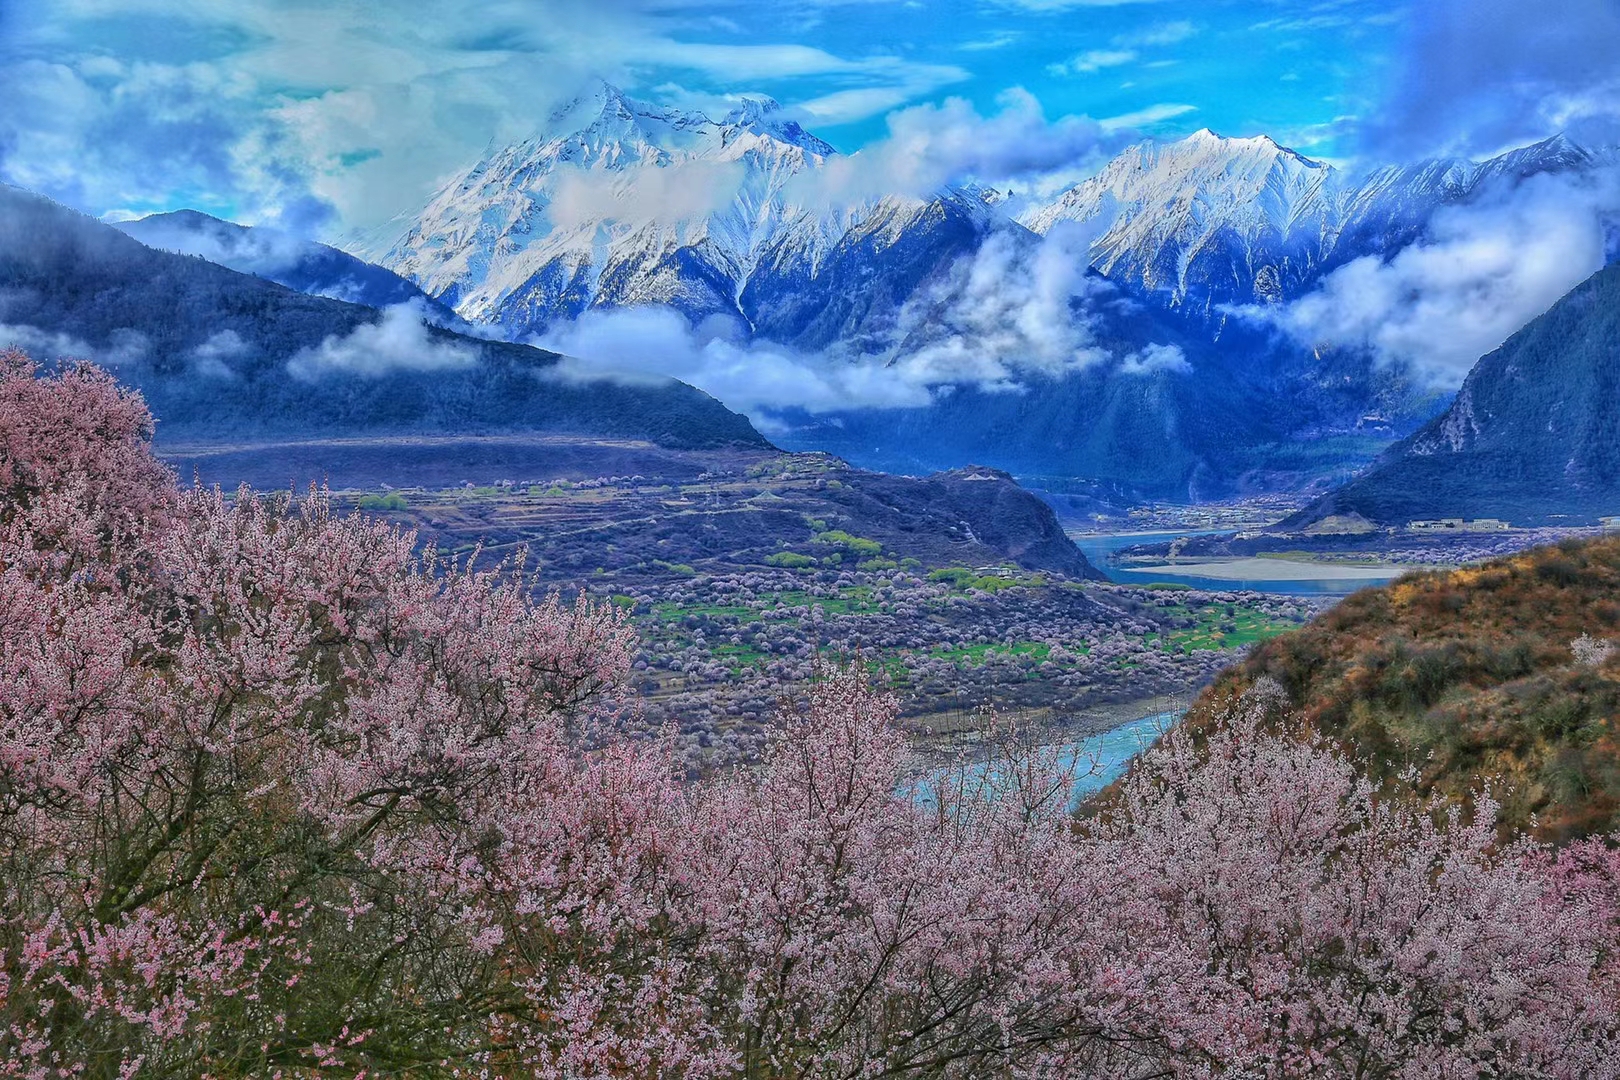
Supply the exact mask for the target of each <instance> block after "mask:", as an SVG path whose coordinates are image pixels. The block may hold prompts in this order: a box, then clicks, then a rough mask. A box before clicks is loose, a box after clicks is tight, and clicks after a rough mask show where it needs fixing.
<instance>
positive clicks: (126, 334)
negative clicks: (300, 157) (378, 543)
mask: <svg viewBox="0 0 1620 1080" xmlns="http://www.w3.org/2000/svg"><path fill="white" fill-rule="evenodd" d="M384 319H385V316H384V315H382V314H381V313H379V311H378V310H376V309H375V308H369V307H362V306H359V305H356V304H346V303H342V302H339V301H336V300H328V299H324V298H321V297H316V296H307V295H304V294H302V293H299V292H295V291H293V290H291V289H287V288H283V287H282V286H280V285H276V284H273V283H271V282H269V281H265V280H263V279H261V278H257V277H253V276H250V275H247V274H240V273H237V272H235V271H233V270H228V269H226V268H224V267H222V266H218V265H215V264H214V263H211V262H206V261H204V260H202V259H199V258H194V257H189V256H183V255H175V254H172V253H169V252H164V251H154V250H152V249H150V248H148V247H146V246H144V245H142V244H140V243H138V242H137V241H135V240H133V239H131V238H130V237H128V236H125V235H124V234H123V233H122V232H119V231H118V230H117V229H114V228H112V227H111V226H108V225H103V224H101V223H100V222H97V221H94V220H92V219H91V218H88V217H85V216H84V215H82V214H77V213H75V212H73V211H71V210H68V209H66V208H65V207H62V206H59V205H57V204H55V203H53V202H51V201H49V200H47V199H44V198H41V197H40V196H37V195H33V194H30V193H28V192H25V191H21V190H19V189H17V188H11V187H4V186H0V346H5V345H10V344H16V345H20V346H22V347H24V348H25V349H27V350H28V351H30V352H32V353H34V354H36V355H38V356H40V357H41V358H46V357H48V356H50V355H53V354H54V355H69V356H72V355H82V354H84V353H89V354H91V358H93V359H97V360H99V361H100V362H102V363H103V364H105V365H106V366H108V367H109V368H111V369H112V370H113V371H114V372H115V373H116V374H117V375H118V377H119V378H120V379H121V380H122V381H124V382H127V383H129V384H131V385H133V386H136V387H138V388H139V389H140V390H141V391H142V393H144V394H145V396H146V398H147V401H148V402H149V403H150V404H151V406H152V410H153V412H154V413H155V414H156V415H158V416H159V417H161V418H162V426H161V428H160V430H159V440H160V442H169V443H172V442H174V441H176V440H185V441H190V442H198V441H209V440H229V441H240V440H242V439H244V438H249V437H252V438H264V439H272V440H274V439H289V438H307V437H311V436H319V435H334V434H335V435H346V436H353V435H378V434H439V433H456V434H461V435H472V434H507V433H519V432H522V433H533V432H567V433H571V434H582V435H594V436H603V437H611V438H627V439H641V440H647V441H650V442H654V443H658V444H660V445H664V446H672V447H685V448H705V447H728V446H739V447H746V446H751V447H759V448H766V447H767V446H768V444H767V443H766V442H765V440H764V439H763V438H762V437H761V436H760V435H759V433H758V432H756V431H755V430H754V429H753V426H752V425H751V424H749V422H748V421H747V420H746V419H745V418H744V417H742V416H740V415H738V414H736V413H733V412H731V411H730V410H728V409H726V408H725V407H724V406H723V405H721V404H720V403H719V402H717V401H715V400H714V399H713V398H711V397H709V396H708V395H707V394H704V393H703V392H702V391H700V390H696V389H694V388H693V387H690V386H687V385H686V384H684V383H681V382H677V381H675V380H673V379H657V378H645V377H643V378H638V379H636V380H634V381H626V382H615V381H609V380H593V381H589V382H584V381H578V380H573V379H569V378H566V377H563V376H561V375H559V373H558V371H557V364H558V360H559V357H558V356H557V355H556V354H554V353H549V352H543V351H541V350H539V349H532V348H529V347H527V346H522V345H512V344H507V343H504V342H492V341H482V340H479V339H475V338H468V337H463V336H460V335H457V334H453V333H450V332H448V331H444V330H440V329H437V328H433V327H422V326H420V325H419V324H416V323H414V322H413V321H410V320H408V319H403V318H400V319H396V321H395V322H393V323H387V324H385V323H384ZM357 331H359V333H358V335H357ZM351 335H356V336H354V337H353V338H352V341H351ZM345 343H347V349H346V351H344V348H343V347H344V346H345ZM332 345H336V346H338V347H339V348H338V351H340V352H343V355H344V356H346V357H348V358H349V363H350V364H351V366H350V367H348V368H345V367H343V366H342V365H336V366H334V365H331V364H326V365H324V366H323V365H322V364H319V363H315V364H305V365H304V366H303V367H302V368H301V367H300V366H299V363H298V361H299V358H300V357H301V356H303V357H306V358H307V357H309V356H318V355H321V354H322V350H323V349H328V348H329V347H330V346H332Z"/></svg>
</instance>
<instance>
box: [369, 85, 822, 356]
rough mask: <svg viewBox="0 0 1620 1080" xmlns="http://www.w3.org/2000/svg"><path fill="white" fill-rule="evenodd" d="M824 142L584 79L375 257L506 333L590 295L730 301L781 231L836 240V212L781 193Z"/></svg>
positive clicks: (573, 308)
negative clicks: (818, 211) (528, 133)
mask: <svg viewBox="0 0 1620 1080" xmlns="http://www.w3.org/2000/svg"><path fill="white" fill-rule="evenodd" d="M833 152H834V151H833V149H832V147H831V146H828V145H827V144H826V143H824V142H822V141H821V140H820V139H818V138H816V137H815V136H813V135H810V134H809V133H808V132H806V131H805V130H804V129H803V128H801V127H800V126H799V125H798V124H797V123H794V122H792V121H789V120H785V119H784V118H783V117H782V116H781V112H780V110H779V108H778V107H777V105H776V103H775V102H771V101H748V102H745V103H744V104H743V106H742V107H740V108H738V109H737V110H735V111H733V112H732V113H730V114H729V115H727V116H726V117H724V118H723V119H721V120H718V121H716V120H711V119H710V118H708V117H707V116H704V115H703V114H701V113H694V112H682V111H679V110H675V109H667V108H662V107H658V106H652V105H646V104H642V103H639V102H635V101H632V100H630V99H629V98H626V97H625V96H624V95H623V94H622V93H620V92H619V91H618V90H617V89H615V88H614V87H612V86H609V85H607V84H605V83H604V84H598V85H597V86H596V87H594V89H593V90H592V91H591V92H589V93H587V94H584V95H581V96H580V97H579V98H577V99H575V100H574V101H573V102H571V103H569V104H568V105H566V106H564V107H563V108H561V109H559V110H558V111H557V112H556V113H554V114H553V115H552V117H551V118H550V120H549V121H548V123H547V125H546V127H545V129H544V132H543V133H542V134H539V135H536V136H535V137H533V138H531V139H528V140H526V141H524V142H521V143H518V144H516V145H514V146H510V147H507V148H505V149H502V150H499V151H497V152H496V153H494V154H492V155H491V156H490V157H488V158H486V159H485V160H483V161H480V162H478V163H477V164H476V165H474V166H473V167H472V168H470V169H468V170H467V171H466V172H464V173H463V174H461V175H460V176H458V177H456V178H455V179H453V180H452V181H451V182H450V183H449V184H447V185H446V186H445V187H444V188H443V189H442V190H440V191H439V193H438V194H437V195H435V196H434V197H433V199H432V200H431V201H430V202H429V204H428V205H427V207H426V208H425V209H424V210H423V212H422V213H421V214H420V215H418V216H417V217H416V218H415V219H414V221H412V222H411V223H410V225H409V227H408V228H407V230H406V231H405V232H404V234H403V235H402V236H400V237H398V238H397V240H395V241H394V242H393V243H392V244H391V246H390V247H389V249H388V250H387V251H386V252H384V253H383V254H382V255H381V259H380V261H381V262H383V263H384V264H385V265H387V266H388V267H390V268H391V269H393V270H395V271H396V272H398V273H400V274H403V275H405V276H407V277H410V278H411V279H413V280H415V281H416V282H418V283H419V284H420V285H421V286H422V287H423V288H424V289H425V290H426V291H427V292H429V293H430V294H432V295H435V296H438V297H440V298H442V299H443V300H445V301H446V302H447V303H450V304H451V305H453V306H454V307H455V308H456V309H457V310H458V311H459V312H460V313H461V314H462V315H464V316H465V317H467V318H469V319H471V320H474V321H479V322H489V323H498V324H501V325H503V326H505V327H506V328H507V329H509V330H512V331H519V332H521V331H529V330H541V329H543V328H544V327H545V325H546V324H547V323H548V322H549V321H551V320H552V319H556V318H567V317H571V316H575V315H577V314H579V313H580V312H581V311H583V310H584V309H586V308H588V307H594V306H624V305H629V304H637V303H659V304H668V305H671V306H673V307H675V308H677V309H679V310H681V311H682V312H683V313H685V314H687V315H688V316H690V317H694V318H701V317H702V316H704V315H707V314H712V313H715V312H726V313H736V312H737V310H738V309H737V295H738V293H739V292H740V290H741V287H742V283H743V282H744V281H745V280H746V279H747V277H748V275H749V273H750V272H751V271H752V269H753V268H754V266H755V265H756V263H757V262H758V259H759V257H760V254H761V252H762V251H764V249H765V248H766V247H767V245H769V244H771V243H772V242H773V241H777V240H778V239H779V237H780V236H781V235H782V234H783V233H784V232H791V233H792V234H793V236H794V243H795V244H797V245H798V247H799V248H800V249H802V250H803V251H804V252H806V253H808V255H809V256H810V257H811V258H814V256H815V254H816V253H818V252H819V251H821V250H823V249H824V248H825V247H826V246H828V245H829V244H831V243H832V242H833V241H834V240H835V239H836V238H837V235H838V234H839V232H840V229H839V228H838V226H839V225H840V222H839V221H838V220H837V216H836V215H830V216H826V217H818V216H816V215H812V214H810V213H808V212H807V211H805V210H804V209H802V208H801V207H799V206H797V205H795V204H794V203H793V202H792V201H791V200H790V199H789V197H788V195H787V194H786V192H785V189H786V188H787V186H788V184H789V183H790V181H791V180H792V179H793V178H794V177H795V176H797V175H798V174H800V173H802V172H804V171H805V170H806V169H808V168H814V167H815V166H817V165H819V164H820V162H821V161H822V160H823V159H824V158H825V157H826V156H827V155H829V154H832V153H833Z"/></svg>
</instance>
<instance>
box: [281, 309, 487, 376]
mask: <svg viewBox="0 0 1620 1080" xmlns="http://www.w3.org/2000/svg"><path fill="white" fill-rule="evenodd" d="M422 319H423V311H422V308H421V305H420V304H419V303H407V304H396V305H395V306H393V307H390V308H386V309H384V311H383V313H382V318H380V319H379V320H377V321H376V322H375V323H362V324H360V325H359V326H357V327H355V328H354V330H353V331H351V332H350V333H349V334H347V335H344V336H341V337H340V336H339V335H337V334H333V335H331V336H330V337H328V338H327V339H326V340H325V341H323V342H321V343H320V345H318V346H315V347H313V348H308V349H303V350H300V351H299V352H298V353H296V354H295V355H294V356H293V357H292V359H290V360H288V361H287V371H288V373H289V374H291V375H292V376H293V377H294V378H295V379H302V380H304V381H305V382H313V381H315V380H317V379H320V378H322V377H323V376H326V375H359V376H363V377H366V378H378V377H380V376H383V375H387V374H390V373H391V372H395V371H454V370H458V369H464V368H469V367H472V366H473V365H474V364H476V363H477V362H478V354H477V352H476V351H475V350H474V349H473V348H472V347H471V346H469V345H465V344H462V343H461V342H458V341H447V340H445V339H443V338H439V337H436V336H434V335H433V334H432V333H431V332H430V331H429V330H428V328H427V326H426V325H424V323H423V321H422Z"/></svg>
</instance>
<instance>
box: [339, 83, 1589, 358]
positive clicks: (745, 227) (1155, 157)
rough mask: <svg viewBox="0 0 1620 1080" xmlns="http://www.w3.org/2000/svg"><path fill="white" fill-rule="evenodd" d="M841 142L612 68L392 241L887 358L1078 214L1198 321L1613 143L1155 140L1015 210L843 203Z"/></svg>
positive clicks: (465, 288)
mask: <svg viewBox="0 0 1620 1080" xmlns="http://www.w3.org/2000/svg"><path fill="white" fill-rule="evenodd" d="M835 155H836V151H835V150H834V149H833V147H831V146H830V145H828V144H827V143H825V142H823V141H822V140H821V139H819V138H817V137H816V136H815V135H813V134H811V133H809V132H807V131H805V130H804V128H802V127H801V126H800V125H799V124H798V123H796V122H794V121H792V120H790V119H788V118H787V117H786V116H785V115H784V113H783V110H782V109H781V108H780V107H779V106H778V105H777V104H776V103H775V102H773V101H770V100H768V99H751V100H748V101H745V102H743V104H742V105H741V106H740V107H738V108H736V109H734V110H733V111H732V112H730V113H728V114H727V115H726V116H724V117H722V118H720V119H718V120H716V119H712V118H710V117H709V116H706V115H704V114H702V113H698V112H689V111H682V110H678V109H672V108H667V107H663V106H658V105H650V104H645V103H642V102H637V101H634V100H632V99H630V98H628V97H626V96H625V95H624V94H623V93H622V92H620V91H619V90H618V89H616V88H614V87H612V86H609V85H607V84H606V83H598V84H596V85H594V86H593V87H592V88H591V89H590V90H589V91H588V92H587V93H584V94H581V95H580V96H579V97H577V98H575V99H574V100H573V101H571V102H569V103H568V104H566V105H565V106H563V107H562V108H560V109H558V110H557V111H556V112H555V113H554V114H553V115H552V116H551V117H549V118H548V120H547V121H546V123H545V124H544V125H543V126H542V128H541V129H540V131H539V132H538V133H537V134H536V135H534V136H533V137H531V138H529V139H526V140H524V141H522V142H520V143H517V144H515V145H512V146H509V147H506V148H504V149H500V150H497V151H495V152H493V153H491V154H490V155H489V156H487V157H486V158H484V159H483V160H482V161H479V162H477V163H476V164H474V165H473V166H471V167H470V168H468V169H467V170H466V171H464V172H463V173H461V174H460V175H458V176H456V177H455V178H454V179H452V180H451V181H450V182H449V183H448V184H447V185H445V186H444V187H443V188H442V189H441V190H440V191H439V192H438V193H437V194H435V195H434V196H433V198H432V199H431V200H430V201H429V202H428V204H427V206H426V207H425V208H423V209H422V210H421V211H420V212H419V213H417V214H414V215H411V216H408V217H406V218H404V219H402V220H401V221H400V222H399V227H398V228H397V229H396V230H395V231H394V232H393V233H392V234H391V235H390V236H389V237H388V238H387V239H386V240H384V241H383V242H382V243H380V244H379V245H377V246H375V247H374V248H372V249H371V251H370V254H371V255H372V256H373V257H374V259H373V261H376V262H379V263H381V264H382V265H383V266H386V267H387V268H389V269H390V270H393V271H394V272H396V273H398V274H400V275H402V276H404V277H407V278H409V279H410V280H412V281H414V282H416V283H417V284H418V285H420V286H421V287H422V289H423V290H425V291H426V292H427V293H428V294H429V295H431V296H433V297H435V298H437V299H439V300H441V301H443V302H444V303H446V304H448V305H450V306H451V307H453V308H454V309H455V310H456V311H457V312H458V313H459V314H460V315H462V316H463V317H464V318H466V319H468V320H470V321H472V322H478V323H487V324H493V325H497V326H499V327H501V328H503V329H504V330H505V331H506V332H507V333H510V334H516V335H524V334H529V333H535V332H544V331H545V330H546V328H547V327H548V326H550V325H552V324H554V323H556V322H557V321H559V320H566V319H570V318H574V317H577V316H578V315H579V314H580V313H581V312H583V311H586V310H588V309H591V308H612V307H625V306H632V305H637V304H664V305H668V306H671V307H674V308H676V309H677V310H679V311H681V312H682V313H683V314H685V315H686V316H687V317H688V318H689V319H691V320H692V321H693V322H694V323H696V322H699V321H701V320H702V319H704V318H706V317H708V316H711V315H724V316H729V317H731V318H733V319H735V320H737V321H738V322H739V323H740V324H742V325H743V326H744V327H745V328H746V331H747V332H749V333H752V334H754V335H756V336H760V337H765V338H769V339H772V340H775V341H779V342H785V343H790V344H795V345H799V346H801V347H806V348H817V349H819V348H825V347H827V346H829V345H834V344H837V345H840V346H844V347H846V349H847V351H853V352H881V351H882V349H881V348H880V347H879V346H878V342H879V340H880V339H882V338H883V336H884V335H885V333H886V332H887V331H888V330H889V329H890V328H891V327H892V326H893V324H894V321H895V319H896V316H897V313H898V311H899V309H900V307H901V306H902V305H904V304H905V303H906V301H907V300H908V299H910V298H911V296H912V295H913V294H914V293H915V292H916V291H917V290H918V289H919V288H921V287H923V286H924V285H926V284H927V283H929V282H930V281H932V280H936V279H937V278H938V277H939V276H940V275H941V274H942V273H943V272H944V271H945V270H946V269H947V268H948V267H949V265H950V264H951V263H952V262H953V261H954V260H955V259H957V258H958V257H960V256H962V255H965V254H969V253H972V252H974V251H976V250H977V248H978V247H979V246H980V245H981V244H982V243H983V241H984V239H985V238H986V237H987V236H988V235H990V234H991V233H993V232H996V231H998V230H1006V231H1011V232H1013V233H1017V234H1020V235H1023V236H1025V237H1028V236H1029V233H1028V232H1026V230H1031V231H1033V233H1035V234H1048V233H1050V232H1051V231H1052V230H1053V229H1054V228H1056V227H1057V226H1058V225H1059V224H1060V223H1063V222H1075V223H1079V224H1080V225H1081V226H1082V227H1083V228H1085V229H1086V230H1088V232H1089V234H1090V235H1091V236H1092V238H1093V239H1092V241H1091V248H1090V256H1091V259H1090V261H1091V266H1092V267H1093V268H1094V269H1096V270H1098V271H1100V272H1102V273H1103V274H1105V275H1107V276H1108V277H1109V278H1111V279H1113V280H1114V281H1115V282H1117V283H1119V284H1121V285H1123V286H1124V287H1125V288H1127V289H1129V290H1130V291H1132V292H1134V293H1136V294H1138V295H1139V296H1141V297H1143V298H1144V299H1149V300H1152V301H1154V302H1157V303H1159V304H1162V305H1164V306H1167V307H1169V308H1172V309H1178V310H1182V311H1185V312H1193V313H1209V312H1212V311H1214V310H1215V309H1216V308H1218V307H1219V306H1220V305H1227V304H1249V303H1255V302H1259V303H1277V302H1281V301H1285V300H1288V299H1291V298H1293V297H1296V296H1298V295H1300V294H1301V293H1303V292H1305V291H1307V290H1308V289H1309V288H1310V287H1311V286H1312V285H1313V284H1314V283H1315V282H1316V281H1317V280H1318V279H1319V278H1320V277H1321V275H1322V274H1323V273H1325V272H1327V271H1328V270H1331V269H1332V268H1334V267H1335V266H1338V265H1340V264H1342V263H1344V262H1346V261H1348V260H1350V259H1352V258H1355V257H1357V256H1360V255H1365V254H1370V253H1379V254H1387V253H1390V252H1393V251H1394V250H1397V249H1399V248H1400V247H1402V246H1404V245H1406V244H1407V243H1410V242H1411V241H1412V240H1413V239H1415V238H1416V237H1417V236H1418V235H1419V234H1420V233H1421V231H1422V229H1423V227H1424V225H1425V223H1426V222H1427V221H1428V219H1429V217H1430V216H1431V215H1432V214H1433V213H1434V211H1435V210H1436V209H1437V208H1438V207H1440V206H1443V205H1445V204H1447V203H1453V202H1457V201H1460V200H1463V199H1466V198H1468V197H1470V195H1472V194H1473V193H1474V192H1476V191H1477V190H1478V189H1479V188H1480V187H1481V185H1484V184H1486V183H1489V182H1492V181H1494V180H1499V179H1503V178H1508V179H1511V178H1515V177H1523V176H1528V175H1531V174H1534V173H1537V172H1544V171H1549V170H1565V169H1578V168H1583V167H1585V166H1588V165H1590V164H1591V163H1592V161H1593V158H1592V156H1591V155H1590V154H1589V153H1588V152H1587V151H1585V150H1583V149H1581V148H1580V147H1577V146H1575V145H1574V144H1572V143H1570V142H1568V141H1567V140H1565V139H1563V138H1562V137H1555V138H1553V139H1549V140H1547V141H1545V142H1542V143H1538V144H1536V145H1534V146H1529V147H1525V148H1523V149H1520V150H1515V151H1513V152H1511V153H1508V154H1504V155H1502V156H1501V157H1498V158H1494V159H1492V160H1490V161H1486V162H1483V163H1474V162H1470V161H1465V160H1460V159H1458V160H1435V161H1425V162H1419V163H1416V164H1412V165H1402V166H1391V167H1388V168H1383V169H1379V170H1377V171H1375V172H1373V173H1371V174H1370V175H1366V176H1351V175H1348V174H1346V173H1344V172H1343V171H1341V170H1339V169H1336V168H1334V167H1333V166H1331V165H1329V164H1326V163H1324V162H1319V161H1313V160H1311V159H1310V158H1307V157H1305V156H1303V155H1301V154H1299V153H1297V152H1296V151H1294V150H1291V149H1288V148H1287V147H1284V146H1280V145H1278V144H1277V143H1276V142H1274V141H1273V140H1272V139H1270V138H1268V137H1266V136H1263V135H1262V136H1256V137H1253V138H1226V137H1222V136H1220V135H1217V134H1215V133H1214V132H1211V131H1209V130H1207V129H1206V130H1202V131H1198V132H1196V133H1194V134H1192V135H1190V136H1188V137H1187V138H1185V139H1181V140H1179V141H1174V142H1157V141H1147V142H1143V143H1140V144H1138V145H1136V146H1133V147H1131V148H1129V149H1127V150H1126V151H1124V152H1123V153H1121V154H1120V155H1119V156H1118V157H1116V158H1115V159H1114V160H1113V161H1111V162H1110V163H1109V164H1108V165H1107V166H1106V167H1105V168H1104V169H1103V170H1102V171H1101V172H1099V173H1098V174H1097V175H1096V176H1094V177H1092V178H1091V179H1088V180H1086V181H1084V182H1082V183H1080V184H1078V185H1076V186H1074V187H1073V188H1070V189H1069V190H1068V191H1066V192H1064V193H1063V194H1062V195H1060V196H1058V197H1057V198H1055V199H1053V200H1052V201H1050V202H1048V203H1045V204H1041V205H1035V206H1032V207H1031V206H1028V205H1027V204H1026V205H1025V206H1024V209H1023V210H1022V212H1021V213H1020V214H1019V216H1018V219H1017V220H1016V221H1015V220H1013V219H1012V218H1010V217H1008V216H1007V213H1006V209H1007V207H1006V206H1003V205H1001V200H1002V196H1001V194H1000V193H992V192H981V191H979V190H977V189H975V188H973V187H971V186H969V187H962V188H948V189H945V190H942V191H940V192H937V193H935V194H934V195H933V196H932V197H930V198H917V197H912V196H903V195H892V196H888V197H882V198H868V199H861V200H854V201H850V202H846V203H835V202H831V201H830V200H829V199H828V198H827V195H826V189H825V186H824V185H821V184H820V183H818V174H820V173H821V172H822V171H823V170H824V168H825V166H826V165H827V163H828V161H829V159H831V158H832V157H834V156H835Z"/></svg>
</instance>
